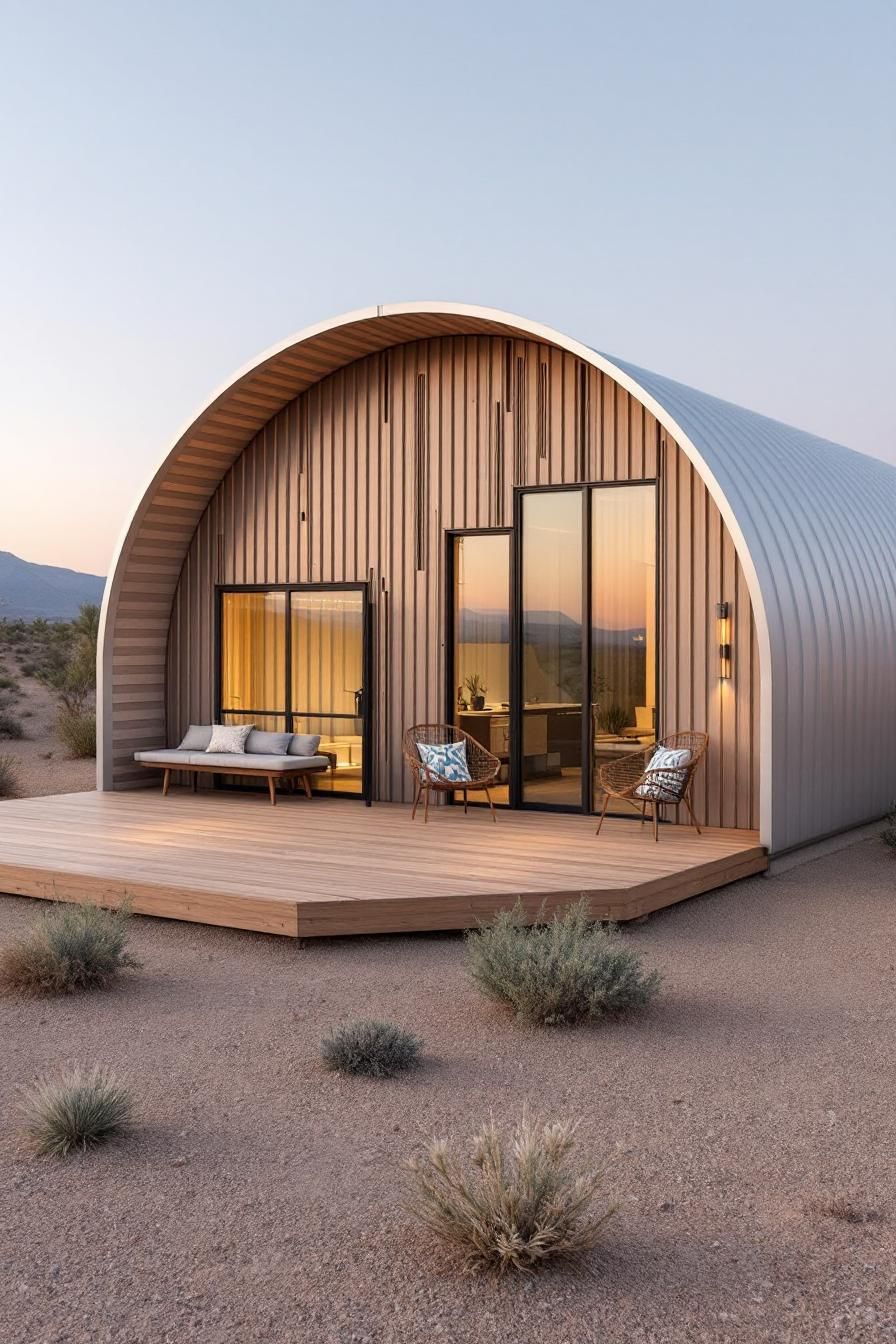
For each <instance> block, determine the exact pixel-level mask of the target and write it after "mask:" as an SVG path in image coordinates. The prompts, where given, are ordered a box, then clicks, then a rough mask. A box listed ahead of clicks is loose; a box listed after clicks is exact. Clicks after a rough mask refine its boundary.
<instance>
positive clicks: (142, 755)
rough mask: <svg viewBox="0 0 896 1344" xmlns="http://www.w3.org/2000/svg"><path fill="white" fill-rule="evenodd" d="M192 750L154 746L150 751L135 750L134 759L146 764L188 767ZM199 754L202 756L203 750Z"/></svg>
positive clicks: (179, 767)
mask: <svg viewBox="0 0 896 1344" xmlns="http://www.w3.org/2000/svg"><path fill="white" fill-rule="evenodd" d="M194 754H195V753H194V752H191V751H184V750H183V748H182V747H171V748H167V749H166V748H164V747H156V748H154V749H153V750H152V751H135V752H134V760H135V761H143V762H144V763H145V764H146V765H167V766H169V767H171V768H174V767H177V768H178V769H180V770H186V769H188V768H189V765H190V762H191V760H192V759H193V756H194ZM201 755H202V756H203V757H204V756H205V752H204V751H203V752H202V753H201Z"/></svg>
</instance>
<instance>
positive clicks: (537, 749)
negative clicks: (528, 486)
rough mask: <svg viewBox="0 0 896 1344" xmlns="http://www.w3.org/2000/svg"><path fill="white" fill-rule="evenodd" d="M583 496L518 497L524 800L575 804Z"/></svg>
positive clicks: (577, 789)
mask: <svg viewBox="0 0 896 1344" xmlns="http://www.w3.org/2000/svg"><path fill="white" fill-rule="evenodd" d="M582 502H583V493H582V491H581V489H578V490H568V491H567V490H562V491H544V492H535V493H531V494H524V495H523V497H522V514H521V517H522V538H521V554H522V594H521V597H522V648H521V656H522V724H523V740H522V743H521V757H522V759H521V771H520V777H521V780H522V791H523V801H524V802H526V803H541V804H555V805H558V804H559V805H564V806H567V807H568V806H574V807H581V805H582V702H583V695H582V690H583V687H582V666H583V650H582V635H583V631H582V603H583V595H582Z"/></svg>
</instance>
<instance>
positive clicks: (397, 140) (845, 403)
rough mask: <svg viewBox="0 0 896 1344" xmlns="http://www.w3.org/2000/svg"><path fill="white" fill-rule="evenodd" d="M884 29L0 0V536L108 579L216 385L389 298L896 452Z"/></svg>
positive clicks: (894, 282) (700, 11)
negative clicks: (463, 307)
mask: <svg viewBox="0 0 896 1344" xmlns="http://www.w3.org/2000/svg"><path fill="white" fill-rule="evenodd" d="M894 16H896V7H894V6H893V4H892V3H890V0H887V2H886V3H884V0H880V2H877V0H856V2H855V3H852V4H849V5H847V4H843V3H838V4H832V3H828V2H827V0H811V2H810V0H779V2H778V3H774V4H772V3H767V0H759V2H758V3H750V4H748V5H744V4H740V3H737V4H735V3H709V2H707V3H699V4H698V3H676V4H669V3H645V4H632V3H618V4H614V5H609V4H603V3H591V4H587V3H562V2H561V3H557V2H556V0H555V2H554V3H551V4H544V3H543V2H542V3H538V4H532V3H528V0H515V3H505V2H504V0H500V2H498V3H488V2H487V0H482V2H481V3H478V4H476V3H467V0H462V2H460V3H453V4H451V5H432V4H426V3H420V2H419V0H418V3H416V4H411V3H404V2H403V0H402V2H401V3H397V2H395V0H382V2H381V3H379V4H376V5H373V4H361V3H333V2H332V0H330V2H329V3H327V4H320V3H318V4H303V3H292V4H290V3H285V2H280V3H265V2H264V0H260V3H255V4H249V3H235V2H234V0H229V2H226V0H225V2H222V0H217V3H211V2H210V0H179V3H172V0H152V3H143V0H139V2H136V0H130V2H129V0H124V3H121V0H119V3H108V2H100V0H80V2H79V3H77V4H75V3H71V0H69V2H68V3H62V2H61V0H49V2H48V0H44V2H43V3H41V4H35V3H33V0H0V18H2V34H3V41H2V46H0V71H2V78H0V182H2V196H0V292H2V296H3V297H2V328H0V342H2V345H0V466H2V481H0V550H13V551H16V552H17V553H19V554H21V555H23V556H25V558H27V559H32V560H40V561H44V562H48V563H54V564H69V565H72V566H74V567H76V568H85V569H92V570H95V571H98V572H105V569H106V566H107V564H108V561H109V557H110V554H111V551H112V548H113V545H114V543H115V540H116V539H117V535H118V532H119V531H120V528H121V526H122V523H123V522H124V519H125V516H126V514H127V512H128V510H129V509H130V507H131V505H132V503H133V502H134V499H135V496H136V495H137V493H138V492H139V491H140V490H141V489H142V486H143V484H144V483H145V481H146V479H147V477H148V476H149V474H150V472H151V470H152V468H153V467H154V466H155V464H156V463H157V462H158V460H159V459H160V458H161V456H162V455H163V454H164V452H165V451H166V450H167V448H168V446H170V443H171V441H172V439H173V437H174V435H175V433H176V431H177V430H178V429H179V428H180V427H181V425H182V423H183V422H184V421H185V420H187V418H188V417H189V416H190V415H191V414H192V412H193V411H194V410H195V409H196V408H197V407H198V406H199V405H200V404H201V403H202V402H203V401H204V400H205V399H206V397H207V395H208V394H209V393H210V392H211V391H212V390H213V389H214V388H215V387H217V386H218V384H220V383H221V382H223V381H224V380H225V379H226V378H227V377H228V376H229V374H230V373H231V372H232V371H233V370H234V369H235V368H237V367H238V366H239V365H241V364H242V363H244V362H245V361H246V360H248V359H250V358H251V357H252V356H253V355H255V354H256V353H257V352H259V351H260V350H262V349H263V348H265V347H266V346H268V345H271V344H273V343H274V342H276V341H279V340H281V339H282V338H284V337H286V336H287V335H289V333H290V332H292V331H294V330H296V329H298V328H300V327H302V326H304V325H305V324H307V323H309V322H314V321H317V320H320V319H323V318H326V317H329V316H332V315H334V314H337V313H339V312H342V311H344V310H347V309H351V308H356V307H361V306H365V305H367V304H371V303H385V302H392V301H401V300H406V299H421V298H429V299H456V300H459V301H465V302H471V303H482V304H487V305H493V306H495V307H500V308H508V309H510V310H512V311H516V312H519V313H522V314H524V315H525V316H528V317H531V318H534V319H537V320H540V321H543V322H547V323H549V324H552V325H554V326H556V327H559V328H560V329H561V330H563V331H565V332H567V333H568V334H570V335H572V336H575V337H577V338H579V339H581V340H584V341H586V342H587V343H589V344H592V345H595V346H597V347H598V348H600V349H602V350H605V351H608V352H611V353H613V354H617V355H619V356H622V357H625V358H629V359H632V360H634V361H635V362H636V363H639V364H643V365H645V366H646V367H648V368H654V369H657V370H659V371H661V372H663V373H666V374H669V375H671V376H673V377H676V378H680V379H682V380H683V381H685V382H690V383H693V384H694V385H695V386H697V387H703V388H705V389H707V390H709V391H712V392H715V393H717V394H718V395H720V396H724V397H728V398H729V399H731V400H734V401H740V402H742V403H744V404H746V405H748V406H751V407H753V408H754V409H756V410H760V411H764V412H766V413H767V414H771V415H775V416H778V417H780V418H781V419H784V420H788V421H790V422H792V423H795V424H798V425H800V426H802V427H803V428H806V429H810V430H813V431H815V432H816V433H820V434H824V435H827V436H828V437H830V438H834V439H837V440H839V441H841V442H845V443H848V444H849V445H850V446H852V447H854V448H858V449H861V450H862V451H865V452H871V453H875V454H877V455H878V456H881V457H885V458H887V459H888V460H891V461H894V460H896V439H894V431H893V415H892V409H891V406H892V388H893V382H894V376H893V370H894V355H896V322H894V294H896V264H894V258H896V248H894V219H896V210H894V203H896V198H894V168H896V147H894V124H896V95H894V89H896V17H894Z"/></svg>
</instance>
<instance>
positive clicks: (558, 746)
mask: <svg viewBox="0 0 896 1344" xmlns="http://www.w3.org/2000/svg"><path fill="white" fill-rule="evenodd" d="M656 509H657V494H656V485H655V483H654V482H653V481H645V482H641V481H638V482H631V483H629V482H625V483H623V484H619V485H617V484H608V485H580V486H571V487H569V488H565V487H564V488H560V489H558V488H554V487H549V488H547V489H537V488H536V489H531V490H530V489H522V490H519V491H518V494H517V509H516V522H515V529H514V531H512V532H511V531H507V530H496V531H492V532H471V533H463V534H460V533H458V534H454V535H453V536H452V537H451V538H450V549H449V610H448V620H449V634H450V636H451V638H450V640H449V656H448V663H447V676H448V685H449V695H450V697H451V699H450V707H449V717H450V718H451V719H452V720H453V722H455V723H457V724H459V725H460V726H461V727H462V728H464V729H465V730H466V731H467V732H469V733H471V734H472V735H473V736H474V737H475V738H477V740H478V741H480V742H482V743H483V745H484V746H486V747H488V748H489V749H490V750H491V751H492V752H493V753H494V754H495V755H496V756H497V757H498V758H499V759H500V761H501V773H500V780H501V789H500V794H501V801H505V802H509V803H510V804H511V805H513V806H517V807H538V808H563V809H566V810H570V809H573V810H576V811H579V810H581V811H589V810H596V809H598V808H599V807H600V806H601V805H602V802H603V793H602V790H601V786H600V768H601V766H602V765H604V764H605V763H606V762H608V761H612V760H617V759H618V758H619V757H620V756H624V755H627V754H629V753H632V752H639V751H643V750H644V749H645V748H646V747H647V746H649V745H650V744H651V743H652V742H654V741H655V740H656V732H657V723H656V687H657V572H656V550H657V536H656V534H657V515H656Z"/></svg>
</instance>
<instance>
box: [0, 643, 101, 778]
mask: <svg viewBox="0 0 896 1344" xmlns="http://www.w3.org/2000/svg"><path fill="white" fill-rule="evenodd" d="M0 674H5V675H6V676H10V677H12V678H13V680H14V681H15V683H16V687H17V693H16V694H11V693H10V692H8V691H4V692H2V694H0V700H2V705H3V708H4V709H6V710H8V711H9V712H10V713H11V714H13V715H14V716H15V717H16V718H17V719H19V720H20V721H21V723H22V727H23V728H24V730H25V737H23V738H21V739H17V740H14V741H8V740H6V739H0V755H3V756H12V757H13V758H14V759H15V761H16V773H17V775H18V780H19V787H20V790H21V793H22V795H23V797H26V798H38V797H44V796H45V795H48V794H52V793H80V792H82V791H83V790H84V789H92V788H95V786H96V761H94V760H80V761H74V760H72V759H71V758H70V757H69V756H68V755H67V753H66V750H65V748H64V747H63V745H62V743H61V742H60V741H59V739H58V738H57V736H56V732H55V722H56V713H57V708H56V699H55V696H54V695H53V693H52V691H50V690H48V689H47V687H46V686H44V685H42V684H41V682H39V681H37V680H36V678H34V677H26V676H24V675H23V673H22V672H21V670H20V669H19V668H18V667H17V666H16V664H15V662H14V661H13V659H12V658H11V657H10V656H9V655H8V654H7V655H6V656H5V657H4V656H0Z"/></svg>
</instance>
